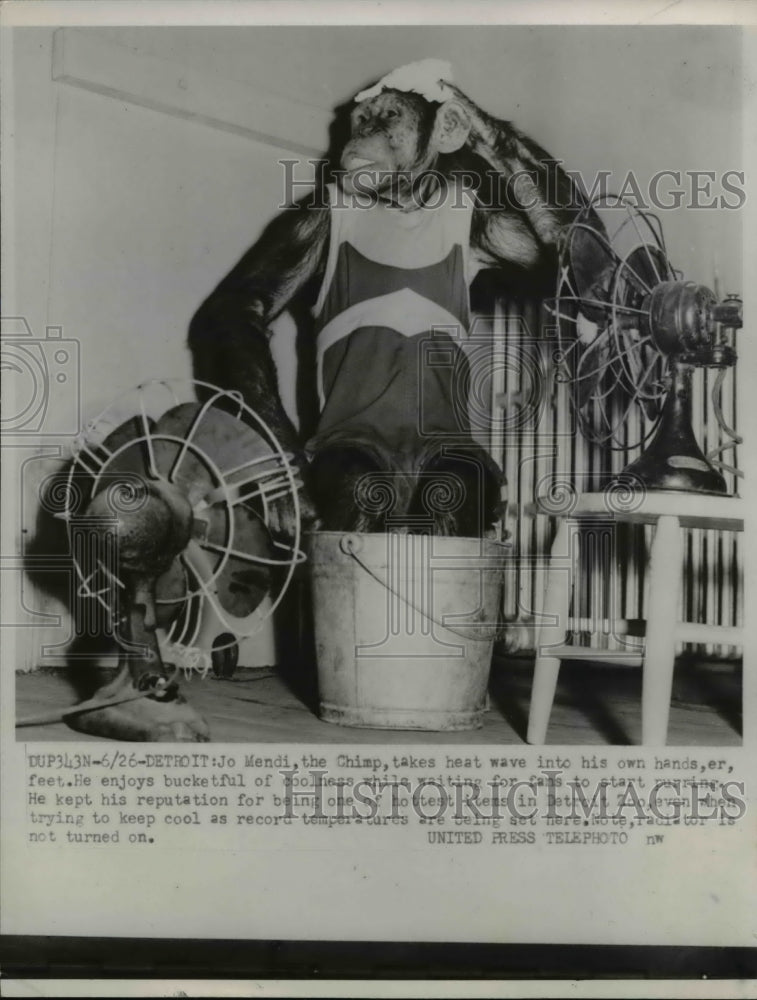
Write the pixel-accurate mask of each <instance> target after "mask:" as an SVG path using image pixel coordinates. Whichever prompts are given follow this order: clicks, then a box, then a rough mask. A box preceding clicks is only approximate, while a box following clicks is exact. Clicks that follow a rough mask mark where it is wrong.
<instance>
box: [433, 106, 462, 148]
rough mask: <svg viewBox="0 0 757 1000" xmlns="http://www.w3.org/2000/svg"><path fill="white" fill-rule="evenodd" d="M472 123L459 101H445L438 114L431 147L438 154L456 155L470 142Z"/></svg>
mask: <svg viewBox="0 0 757 1000" xmlns="http://www.w3.org/2000/svg"><path fill="white" fill-rule="evenodd" d="M470 131H471V121H470V118H469V117H468V112H467V111H466V110H465V108H464V107H463V105H462V104H461V103H460V102H459V101H455V100H452V101H445V102H444V104H442V106H441V107H440V108H439V110H438V111H437V112H436V119H435V121H434V130H433V132H432V134H431V142H430V146H431V147H432V148H433V149H434V150H435V151H436V152H437V153H454V152H456V151H457V150H458V149H461V148H462V147H463V146H464V145H465V143H466V142H467V141H468V136H469V135H470Z"/></svg>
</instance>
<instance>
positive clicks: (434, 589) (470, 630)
mask: <svg viewBox="0 0 757 1000" xmlns="http://www.w3.org/2000/svg"><path fill="white" fill-rule="evenodd" d="M504 559H505V550H504V548H503V546H502V544H501V543H498V542H495V541H493V540H488V539H480V538H450V537H439V536H427V535H410V534H403V533H392V534H344V533H342V532H314V533H313V534H312V535H311V536H310V546H309V563H310V573H311V580H312V591H313V612H314V624H315V641H316V658H317V666H318V687H319V706H320V707H319V714H320V717H321V718H322V719H324V720H326V721H327V722H334V723H338V724H340V725H343V726H362V727H368V728H373V729H421V730H434V731H441V730H456V729H458V730H459V729H476V728H478V727H480V726H481V725H482V723H483V713H484V710H485V707H486V691H487V685H488V680H489V670H490V666H491V658H492V647H493V643H494V635H495V631H496V626H497V620H498V613H499V609H500V607H501V589H502V576H503V564H504Z"/></svg>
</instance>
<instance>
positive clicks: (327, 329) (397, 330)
mask: <svg viewBox="0 0 757 1000" xmlns="http://www.w3.org/2000/svg"><path fill="white" fill-rule="evenodd" d="M438 194H439V198H436V197H435V196H432V197H431V199H430V201H429V205H428V207H421V208H416V209H414V210H412V211H408V212H403V211H401V210H399V209H397V208H391V207H389V206H386V205H384V204H381V203H379V204H375V205H371V206H370V207H365V205H361V204H360V203H359V199H357V198H355V197H350V196H349V195H347V194H346V193H345V192H343V191H342V190H341V189H340V188H338V187H336V186H335V185H331V186H330V187H329V188H328V195H329V205H330V226H331V233H330V240H329V249H328V257H327V263H326V271H325V275H324V279H323V283H322V285H321V289H320V294H319V296H318V299H317V302H316V304H315V306H314V314H315V323H316V335H317V380H318V394H319V399H320V405H321V416H320V421H319V424H318V430H317V433H316V435H315V438H314V439H313V440H312V441H311V442H310V445H309V450H310V451H313V452H314V451H316V450H318V449H320V448H322V447H323V446H324V445H327V444H330V443H332V442H334V441H337V440H338V441H347V440H349V441H361V440H365V441H371V442H373V443H374V444H379V445H381V444H383V446H384V448H385V449H388V450H389V451H390V452H391V453H392V454H393V455H395V456H396V457H397V460H398V461H399V463H400V464H402V465H407V466H408V467H412V465H413V458H414V456H417V455H418V454H419V453H420V452H422V451H426V450H427V449H428V447H429V445H433V444H434V442H440V441H443V440H444V439H450V438H454V439H455V440H456V441H460V437H461V435H462V436H463V438H465V437H466V436H469V435H470V429H469V421H468V413H467V399H468V365H467V361H466V359H465V356H464V354H463V352H462V351H461V350H460V344H461V343H462V342H463V341H464V339H465V337H466V336H467V329H468V324H469V302H468V287H469V274H468V266H469V265H468V248H469V244H470V225H471V218H472V213H473V204H474V202H473V198H472V196H471V194H470V193H469V192H468V191H466V190H464V189H463V188H460V187H450V188H449V189H448V190H446V191H442V190H441V189H440V191H439V192H438ZM442 195H443V197H442ZM403 459H404V460H403Z"/></svg>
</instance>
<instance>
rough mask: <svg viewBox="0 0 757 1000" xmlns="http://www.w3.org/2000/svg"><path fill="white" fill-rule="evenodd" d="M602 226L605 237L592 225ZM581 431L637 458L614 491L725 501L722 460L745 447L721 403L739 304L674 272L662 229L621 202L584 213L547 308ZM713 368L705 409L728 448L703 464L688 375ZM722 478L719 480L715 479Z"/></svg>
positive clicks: (568, 241)
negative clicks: (630, 488)
mask: <svg viewBox="0 0 757 1000" xmlns="http://www.w3.org/2000/svg"><path fill="white" fill-rule="evenodd" d="M597 218H601V219H602V220H603V222H608V223H611V224H608V225H607V226H606V233H603V232H601V231H599V229H598V227H597V226H596V219H597ZM548 309H549V311H550V312H551V313H552V314H553V316H554V321H555V327H556V332H557V337H558V343H559V349H558V351H557V352H556V355H555V361H556V364H557V380H558V381H562V382H566V383H568V384H569V388H570V398H571V403H572V406H573V410H574V412H575V414H576V417H577V422H578V425H579V429H580V430H581V432H582V434H583V435H584V437H585V438H586V439H587V440H588V441H589V442H591V443H594V444H597V445H600V446H601V447H602V448H604V449H608V450H610V451H613V450H614V451H629V450H631V449H634V448H641V449H642V453H641V455H640V456H639V457H638V458H637V459H636V460H635V461H632V462H631V463H630V464H629V465H627V466H626V467H625V469H624V470H623V471H622V473H621V475H620V476H617V474H616V476H615V478H616V479H617V480H618V481H621V479H622V481H623V482H625V483H626V484H629V483H631V484H636V485H638V486H640V487H641V488H644V489H647V490H679V491H686V492H690V491H694V492H703V493H717V494H720V493H725V492H726V491H727V490H726V482H725V478H724V476H723V474H722V471H728V472H731V473H733V474H735V475H739V474H740V473H739V472H738V470H737V469H736V468H735V466H734V465H731V464H728V463H725V462H723V461H722V458H721V456H722V453H723V452H724V451H726V450H728V449H729V448H733V447H735V446H736V445H737V444H739V443H740V441H741V439H740V438H739V437H738V435H737V434H736V433H735V431H733V430H732V428H731V427H730V426H729V425H728V423H727V422H726V420H725V417H724V415H723V409H722V405H721V398H722V387H723V380H724V378H725V375H726V372H727V370H728V369H729V368H730V367H732V366H733V365H734V364H735V362H736V353H735V351H734V348H733V331H734V330H735V329H738V328H740V327H741V324H742V303H741V300H740V299H739V298H738V297H737V296H736V295H729V296H728V297H727V298H726V299H725V300H724V301H722V302H718V300H717V298H716V296H715V295H714V294H713V292H711V291H710V290H709V289H708V288H706V287H704V286H703V285H698V284H695V283H694V282H692V281H685V280H683V277H682V275H681V274H680V273H679V272H678V271H676V270H674V268H673V267H672V266H671V264H670V262H669V260H668V255H667V252H666V249H665V243H664V240H663V235H662V229H661V226H660V223H659V219H658V218H657V217H656V216H655V215H653V214H651V213H649V212H646V211H642V210H640V209H637V208H635V207H633V206H631V205H629V204H628V203H626V202H625V201H623V199H621V198H617V197H614V196H603V197H601V198H597V199H594V200H593V201H592V202H591V203H590V204H587V206H586V207H585V208H584V209H582V211H581V212H580V214H579V215H578V216H577V218H576V219H575V221H574V222H573V223H572V224H571V226H570V227H568V228H567V229H566V231H565V233H564V234H563V237H562V239H561V242H560V254H559V273H558V281H557V293H556V296H555V299H554V302H553V304H551V305H549V306H548ZM703 368H714V369H717V370H718V374H717V376H716V378H715V383H714V386H713V394H712V399H713V409H714V412H715V415H716V417H717V420H718V424H719V427H720V431H721V439H722V440H724V443H721V444H719V446H718V447H717V448H715V449H714V450H712V451H710V452H708V454H706V455H705V454H704V452H703V451H702V449H701V448H700V446H699V444H698V443H697V441H696V438H695V436H694V431H693V429H692V375H693V373H694V372H695V370H696V369H703ZM721 470H722V471H721Z"/></svg>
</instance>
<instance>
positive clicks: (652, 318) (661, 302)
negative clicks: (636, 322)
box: [648, 281, 717, 358]
mask: <svg viewBox="0 0 757 1000" xmlns="http://www.w3.org/2000/svg"><path fill="white" fill-rule="evenodd" d="M716 304H717V299H716V298H715V296H714V294H713V293H712V292H711V291H710V289H709V288H705V286H704V285H697V284H696V283H695V282H693V281H663V282H661V283H660V284H659V285H657V286H656V287H655V288H654V289H653V290H652V292H651V294H650V296H649V300H648V309H649V326H650V331H649V332H650V333H651V334H652V336H653V338H654V342H655V344H656V345H657V347H658V348H659V350H661V351H662V352H663V354H677V355H682V354H683V355H687V356H688V355H691V356H692V358H700V357H701V356H702V354H703V353H706V354H709V353H710V350H711V348H712V345H713V340H714V337H715V333H716V328H717V327H716V322H715V316H714V312H713V310H714V307H715V305H716Z"/></svg>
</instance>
